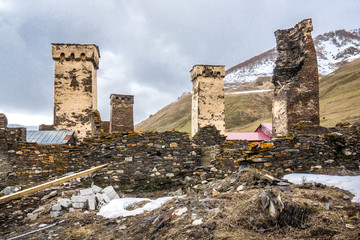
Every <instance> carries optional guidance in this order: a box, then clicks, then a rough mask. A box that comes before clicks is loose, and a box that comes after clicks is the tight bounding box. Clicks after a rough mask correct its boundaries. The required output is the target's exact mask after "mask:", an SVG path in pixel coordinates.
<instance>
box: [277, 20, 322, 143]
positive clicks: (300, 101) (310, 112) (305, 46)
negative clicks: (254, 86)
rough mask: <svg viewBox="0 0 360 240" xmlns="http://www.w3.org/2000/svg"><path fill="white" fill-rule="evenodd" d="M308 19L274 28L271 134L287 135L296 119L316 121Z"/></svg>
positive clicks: (314, 66) (316, 99)
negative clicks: (275, 56)
mask: <svg viewBox="0 0 360 240" xmlns="http://www.w3.org/2000/svg"><path fill="white" fill-rule="evenodd" d="M312 30H313V26H312V21H311V19H305V20H303V21H301V22H300V23H298V24H297V25H296V26H295V27H294V28H290V29H285V30H277V31H276V32H275V37H276V42H277V51H278V53H279V55H278V58H277V59H276V66H275V69H274V75H273V78H272V82H273V84H274V85H275V90H274V100H273V108H272V109H273V110H272V112H273V135H274V136H275V137H276V136H288V135H289V133H290V132H291V129H292V127H293V126H294V125H295V124H296V123H297V122H299V121H311V122H312V123H314V124H315V125H319V122H320V120H319V76H318V65H317V57H316V51H315V46H314V42H313V40H312V37H311V31H312Z"/></svg>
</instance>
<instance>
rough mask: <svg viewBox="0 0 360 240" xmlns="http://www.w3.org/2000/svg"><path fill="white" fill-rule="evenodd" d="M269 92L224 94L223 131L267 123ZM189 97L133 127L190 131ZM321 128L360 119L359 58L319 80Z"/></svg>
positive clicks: (263, 82)
mask: <svg viewBox="0 0 360 240" xmlns="http://www.w3.org/2000/svg"><path fill="white" fill-rule="evenodd" d="M245 86H247V87H245V88H243V89H242V90H246V89H262V86H267V87H269V86H271V83H270V78H260V79H258V80H257V81H255V82H252V83H247V84H245ZM271 96H272V92H260V93H247V94H229V92H227V94H226V95H225V115H226V117H225V121H226V130H227V131H229V132H230V131H253V130H255V129H256V127H257V126H258V125H259V123H261V122H271ZM190 110H191V94H190V93H188V94H185V95H183V96H182V97H180V98H179V99H178V101H176V102H173V103H171V104H169V105H167V106H166V107H164V108H163V109H161V110H160V111H158V112H157V113H156V114H154V115H153V116H151V117H150V118H148V119H146V120H144V121H143V122H141V123H139V124H137V125H136V127H135V128H136V129H138V130H157V131H166V130H178V131H185V132H190V120H191V111H190ZM320 117H321V125H323V126H334V125H335V124H336V123H337V122H340V121H356V120H360V59H357V60H355V61H353V62H351V63H347V64H344V65H343V66H341V67H340V68H339V69H338V70H337V71H335V72H334V73H331V74H329V75H327V76H324V77H322V78H321V79H320Z"/></svg>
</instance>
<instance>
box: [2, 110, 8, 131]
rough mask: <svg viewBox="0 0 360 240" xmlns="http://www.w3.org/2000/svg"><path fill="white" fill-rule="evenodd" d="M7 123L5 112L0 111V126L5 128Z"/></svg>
mask: <svg viewBox="0 0 360 240" xmlns="http://www.w3.org/2000/svg"><path fill="white" fill-rule="evenodd" d="M7 124H8V121H7V117H6V116H5V114H3V113H0V128H6V127H7Z"/></svg>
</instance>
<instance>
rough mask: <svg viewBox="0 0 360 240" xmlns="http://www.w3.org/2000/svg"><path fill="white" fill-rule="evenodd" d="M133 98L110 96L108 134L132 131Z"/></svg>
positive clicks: (130, 96)
mask: <svg viewBox="0 0 360 240" xmlns="http://www.w3.org/2000/svg"><path fill="white" fill-rule="evenodd" d="M133 105H134V96H133V95H120V94H111V96H110V133H114V132H133V131H134V113H133Z"/></svg>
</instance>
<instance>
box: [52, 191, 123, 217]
mask: <svg viewBox="0 0 360 240" xmlns="http://www.w3.org/2000/svg"><path fill="white" fill-rule="evenodd" d="M119 198H120V197H119V195H118V194H117V193H116V192H115V190H114V188H113V187H112V186H108V187H106V188H104V189H102V188H101V187H98V186H96V185H92V186H91V188H87V189H82V190H80V191H79V195H77V196H72V197H71V199H68V198H60V199H58V202H57V204H54V205H53V206H52V208H51V212H50V216H51V217H58V216H61V215H63V214H64V213H65V212H66V211H69V212H75V211H83V210H84V209H86V210H90V211H93V210H95V209H100V208H101V207H102V206H104V205H106V204H108V203H109V202H110V201H111V200H114V199H119Z"/></svg>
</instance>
